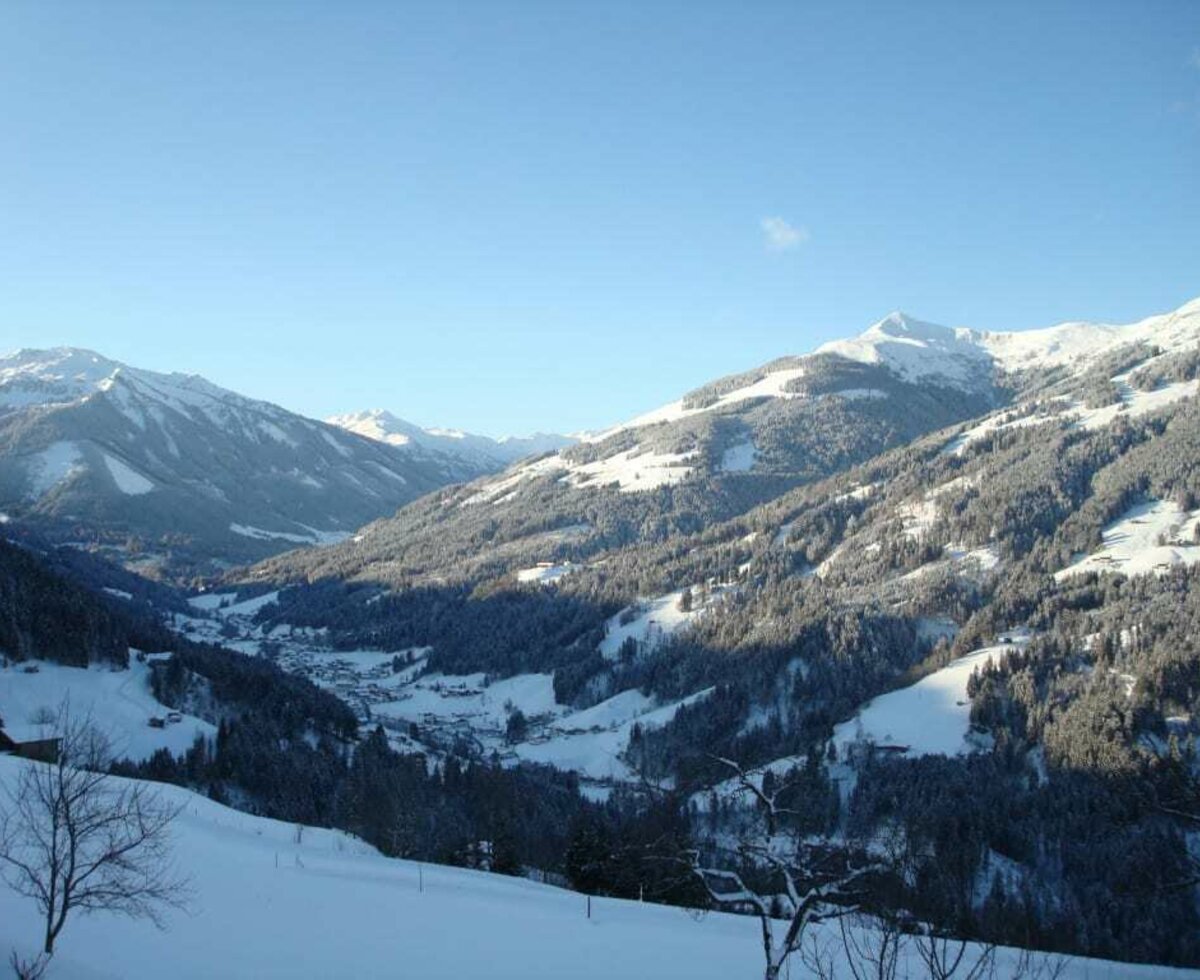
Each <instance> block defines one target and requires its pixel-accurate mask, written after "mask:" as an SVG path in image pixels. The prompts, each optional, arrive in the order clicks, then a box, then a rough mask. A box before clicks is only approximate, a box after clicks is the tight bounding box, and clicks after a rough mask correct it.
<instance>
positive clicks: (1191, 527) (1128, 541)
mask: <svg viewBox="0 0 1200 980" xmlns="http://www.w3.org/2000/svg"><path fill="white" fill-rule="evenodd" d="M1198 524H1200V511H1193V512H1192V513H1187V512H1185V511H1183V510H1180V508H1179V505H1178V504H1176V503H1175V502H1174V501H1170V500H1151V501H1146V502H1145V503H1140V504H1135V505H1134V506H1133V507H1131V508H1130V509H1129V510H1128V511H1126V512H1125V513H1124V514H1122V515H1121V517H1120V518H1119V519H1118V520H1116V521H1114V522H1113V523H1112V524H1110V525H1109V526H1108V527H1106V528H1105V529H1104V531H1103V532H1102V535H1103V539H1104V546H1103V547H1102V548H1100V549H1099V550H1098V551H1095V552H1093V553H1092V554H1090V555H1087V556H1086V557H1084V558H1080V559H1079V560H1078V561H1076V562H1074V563H1073V564H1071V565H1068V566H1067V567H1066V568H1064V569H1062V570H1061V571H1059V572H1056V573H1055V575H1054V577H1055V578H1056V579H1058V581H1060V582H1061V581H1062V580H1063V579H1064V578H1067V577H1068V576H1071V575H1080V574H1083V573H1085V572H1113V573H1118V574H1121V575H1144V574H1146V573H1149V572H1152V573H1154V574H1156V575H1161V574H1162V573H1164V572H1166V571H1168V570H1169V569H1171V568H1172V567H1174V566H1176V565H1191V564H1193V563H1195V562H1197V561H1200V544H1197V543H1196V537H1195V535H1196V527H1197V525H1198ZM1160 542H1161V543H1160Z"/></svg>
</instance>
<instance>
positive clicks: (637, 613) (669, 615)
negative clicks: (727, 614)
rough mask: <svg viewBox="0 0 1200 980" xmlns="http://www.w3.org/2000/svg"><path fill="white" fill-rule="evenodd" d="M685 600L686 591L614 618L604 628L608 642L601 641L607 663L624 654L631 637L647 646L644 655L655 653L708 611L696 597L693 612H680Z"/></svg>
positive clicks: (645, 603) (653, 601) (673, 593)
mask: <svg viewBox="0 0 1200 980" xmlns="http://www.w3.org/2000/svg"><path fill="white" fill-rule="evenodd" d="M719 591H720V590H719V589H717V590H714V593H713V595H714V596H715V595H716V594H718V593H719ZM682 597H683V592H682V590H681V591H679V592H670V593H668V594H667V595H663V596H657V597H656V598H654V599H647V600H646V601H644V602H643V603H641V604H640V605H639V606H637V607H635V608H632V609H624V610H622V611H621V612H620V613H618V614H617V615H616V616H613V617H612V619H610V620H609V621H608V622H607V623H605V625H604V639H603V640H601V641H600V652H601V653H602V654H604V656H605V657H606V658H607V659H609V660H615V659H616V657H617V655H618V654H619V653H620V651H621V645H622V644H623V643H624V642H625V641H626V640H627V639H629V638H630V637H632V638H633V639H634V640H636V641H637V642H638V643H639V644H642V645H643V647H644V650H643V652H649V651H651V650H653V649H654V647H656V646H657V645H658V644H659V643H661V642H663V640H665V639H667V638H668V637H669V636H670V635H671V634H672V633H674V632H676V631H677V630H679V629H682V628H683V627H684V626H686V625H687V624H688V623H689V622H691V621H692V620H693V619H695V617H697V616H699V615H700V614H701V613H703V612H704V610H705V609H706V608H707V606H706V605H705V604H704V603H703V602H702V601H701V600H700V599H699V598H696V597H695V594H694V593H693V604H692V606H691V608H690V609H688V610H686V611H684V610H682V609H680V608H679V601H680V599H681V598H682ZM708 601H709V602H711V601H712V599H711V598H710V599H709V600H708ZM631 614H632V615H631ZM627 617H628V622H624V623H623V622H621V620H622V618H627Z"/></svg>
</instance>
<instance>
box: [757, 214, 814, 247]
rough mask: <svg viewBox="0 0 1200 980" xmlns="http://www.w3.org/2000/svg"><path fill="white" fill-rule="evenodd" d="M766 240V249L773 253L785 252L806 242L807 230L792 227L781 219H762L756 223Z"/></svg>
mask: <svg viewBox="0 0 1200 980" xmlns="http://www.w3.org/2000/svg"><path fill="white" fill-rule="evenodd" d="M758 226H759V227H760V228H761V229H762V233H763V234H764V235H765V236H766V239H767V248H769V249H770V250H771V251H773V252H786V251H787V250H788V249H792V248H796V247H798V246H800V245H803V244H804V243H805V242H806V241H808V229H807V228H800V227H797V226H796V225H793V224H792V223H791V222H789V221H785V220H784V219H783V218H779V217H774V218H763V219H762V221H760V222H759V223H758Z"/></svg>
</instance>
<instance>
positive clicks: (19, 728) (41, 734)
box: [0, 725, 58, 745]
mask: <svg viewBox="0 0 1200 980" xmlns="http://www.w3.org/2000/svg"><path fill="white" fill-rule="evenodd" d="M0 735H4V736H5V737H6V738H8V739H10V740H11V741H13V742H15V743H16V744H17V745H23V744H25V743H26V742H44V741H45V740H46V739H50V738H58V736H57V735H55V734H54V730H53V729H52V728H51V727H50V726H49V725H4V726H3V727H2V728H0Z"/></svg>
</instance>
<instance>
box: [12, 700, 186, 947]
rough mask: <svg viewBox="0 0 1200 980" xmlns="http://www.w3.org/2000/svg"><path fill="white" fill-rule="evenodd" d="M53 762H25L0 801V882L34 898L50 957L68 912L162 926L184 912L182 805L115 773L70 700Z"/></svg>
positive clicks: (102, 746)
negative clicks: (174, 835)
mask: <svg viewBox="0 0 1200 980" xmlns="http://www.w3.org/2000/svg"><path fill="white" fill-rule="evenodd" d="M57 731H58V733H59V735H60V738H61V748H60V751H59V754H58V758H57V759H56V760H55V761H54V762H50V763H43V762H30V763H26V764H25V766H24V768H23V769H22V771H21V774H20V776H19V778H18V779H17V782H16V787H15V789H13V788H10V789H8V790H7V792H6V793H5V794H4V797H3V798H0V806H2V807H3V809H2V810H0V876H2V877H3V878H4V880H5V881H7V882H8V884H9V885H10V886H11V887H12V888H13V889H14V890H15V891H17V892H18V893H19V894H21V895H24V896H26V897H27V898H31V899H32V900H33V901H34V903H35V904H36V905H37V907H38V910H39V911H40V912H41V914H42V916H43V919H44V922H45V933H44V936H43V940H42V944H43V950H44V953H45V955H46V956H50V955H52V954H53V952H54V944H55V941H56V940H57V939H58V936H59V934H60V933H61V932H62V930H63V927H64V926H65V925H66V923H67V917H68V915H69V914H70V913H71V912H72V911H73V910H76V909H78V910H79V911H80V912H81V913H88V912H99V911H105V912H116V913H120V914H123V915H128V916H133V917H137V918H148V919H150V920H151V921H152V922H154V923H155V924H156V925H159V926H162V924H163V920H162V910H163V908H164V907H181V906H183V905H184V904H185V903H186V899H187V893H188V888H187V882H186V881H185V879H183V878H182V877H180V876H179V875H177V874H176V873H175V871H174V869H173V867H172V864H171V860H170V826H171V823H172V821H173V820H174V819H175V817H176V816H177V815H178V812H179V811H178V808H176V807H171V806H168V805H166V804H165V803H163V802H162V801H161V799H160V798H159V795H158V794H157V793H156V792H153V791H149V790H147V789H146V787H145V786H144V785H142V784H140V783H136V782H129V781H124V780H118V779H115V778H113V777H111V776H109V775H108V773H107V769H108V766H109V764H110V762H111V759H110V754H109V750H108V744H107V742H106V740H105V739H104V738H103V736H102V735H100V733H99V732H98V731H97V730H96V729H95V728H94V727H93V726H92V725H91V724H89V722H88V720H87V719H86V718H85V719H83V720H81V721H77V720H75V719H73V718H72V717H71V715H70V711H69V708H68V706H67V705H66V704H65V702H64V704H63V706H62V707H61V709H60V711H59V714H58V721H57Z"/></svg>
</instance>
